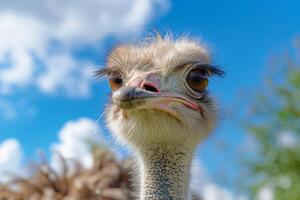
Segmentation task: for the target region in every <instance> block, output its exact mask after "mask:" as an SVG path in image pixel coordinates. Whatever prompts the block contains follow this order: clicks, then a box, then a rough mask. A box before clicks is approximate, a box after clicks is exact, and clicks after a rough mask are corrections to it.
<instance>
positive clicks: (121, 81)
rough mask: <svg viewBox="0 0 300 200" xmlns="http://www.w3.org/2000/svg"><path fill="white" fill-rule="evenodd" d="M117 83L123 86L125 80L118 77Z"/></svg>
mask: <svg viewBox="0 0 300 200" xmlns="http://www.w3.org/2000/svg"><path fill="white" fill-rule="evenodd" d="M115 83H116V84H118V85H121V84H123V80H122V79H121V78H120V77H116V78H115Z"/></svg>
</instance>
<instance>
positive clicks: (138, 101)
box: [112, 87, 202, 119]
mask: <svg viewBox="0 0 300 200" xmlns="http://www.w3.org/2000/svg"><path fill="white" fill-rule="evenodd" d="M112 99H113V102H114V103H115V104H116V105H117V106H118V107H120V108H122V109H124V110H134V109H156V110H161V111H164V112H167V113H169V114H171V115H173V116H174V117H176V118H177V119H178V118H179V116H178V113H177V111H176V110H175V109H174V106H173V104H176V103H181V104H183V105H185V106H187V107H189V108H190V109H192V110H197V111H202V109H201V107H200V106H199V105H198V104H196V103H195V102H193V101H191V100H189V99H188V98H186V97H184V96H182V95H180V94H177V93H169V92H160V91H159V92H153V91H149V90H146V89H143V88H139V87H122V88H120V89H119V90H116V91H115V92H114V93H113V96H112Z"/></svg>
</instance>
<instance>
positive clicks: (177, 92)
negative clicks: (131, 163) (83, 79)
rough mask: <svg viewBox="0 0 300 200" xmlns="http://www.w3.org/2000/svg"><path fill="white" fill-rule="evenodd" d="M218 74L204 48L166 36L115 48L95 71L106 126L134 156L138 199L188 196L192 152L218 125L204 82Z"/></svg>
mask: <svg viewBox="0 0 300 200" xmlns="http://www.w3.org/2000/svg"><path fill="white" fill-rule="evenodd" d="M223 73H224V72H223V71H222V70H221V69H219V68H218V67H216V66H214V65H212V64H211V58H210V55H209V52H208V50H207V48H206V47H205V45H203V44H202V43H200V42H198V41H196V40H193V39H190V38H185V37H181V38H177V39H173V38H172V37H169V36H166V37H161V36H158V37H154V38H152V39H148V40H145V41H143V42H140V43H137V44H129V45H120V46H117V47H116V48H114V49H113V50H112V51H111V52H110V53H109V55H108V58H107V65H106V67H105V68H103V69H99V70H97V72H96V75H97V76H99V77H103V76H106V77H108V80H109V83H110V86H111V90H112V101H111V103H109V105H107V107H106V110H105V114H106V123H107V126H108V128H109V129H110V130H111V131H112V133H113V135H114V136H115V137H116V138H117V139H120V140H121V142H123V143H125V144H126V145H127V146H129V147H130V148H132V149H133V150H134V152H136V153H137V158H138V161H139V165H140V172H141V174H140V191H139V193H140V200H187V199H188V198H189V179H190V170H191V169H190V168H191V162H192V157H193V153H194V152H195V149H196V146H197V145H198V144H199V143H200V142H201V141H202V140H203V139H204V138H206V137H207V136H208V135H209V134H210V133H211V132H212V130H213V128H214V127H215V124H216V121H217V108H216V105H215V103H214V101H213V99H212V97H211V96H210V95H209V93H208V91H207V87H208V81H209V78H210V77H211V76H213V75H219V76H221V75H222V74H223Z"/></svg>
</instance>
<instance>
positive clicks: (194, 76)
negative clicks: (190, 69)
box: [190, 73, 203, 83]
mask: <svg viewBox="0 0 300 200" xmlns="http://www.w3.org/2000/svg"><path fill="white" fill-rule="evenodd" d="M190 78H191V81H192V82H194V83H200V82H201V81H202V80H203V76H202V75H200V74H197V73H191V75H190Z"/></svg>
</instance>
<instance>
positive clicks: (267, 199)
mask: <svg viewBox="0 0 300 200" xmlns="http://www.w3.org/2000/svg"><path fill="white" fill-rule="evenodd" d="M258 199H259V200H274V192H273V189H272V188H270V187H267V186H265V187H262V188H261V189H260V191H259V193H258Z"/></svg>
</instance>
